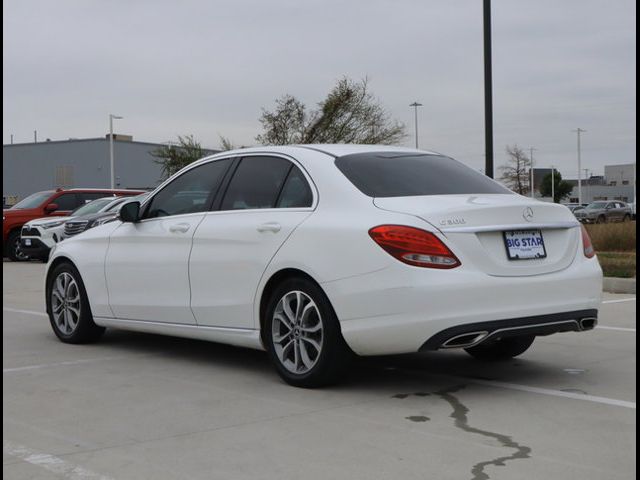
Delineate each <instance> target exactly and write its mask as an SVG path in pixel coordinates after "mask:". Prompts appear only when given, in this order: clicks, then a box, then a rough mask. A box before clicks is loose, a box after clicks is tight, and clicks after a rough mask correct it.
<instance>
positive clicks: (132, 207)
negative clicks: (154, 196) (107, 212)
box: [118, 202, 140, 223]
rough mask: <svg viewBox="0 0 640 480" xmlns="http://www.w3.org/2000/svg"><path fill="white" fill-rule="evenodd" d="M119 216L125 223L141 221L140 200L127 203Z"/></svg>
mask: <svg viewBox="0 0 640 480" xmlns="http://www.w3.org/2000/svg"><path fill="white" fill-rule="evenodd" d="M118 218H119V219H120V220H121V221H123V222H125V223H137V222H138V221H140V202H129V203H125V204H124V205H123V206H122V208H121V209H120V212H119V213H118Z"/></svg>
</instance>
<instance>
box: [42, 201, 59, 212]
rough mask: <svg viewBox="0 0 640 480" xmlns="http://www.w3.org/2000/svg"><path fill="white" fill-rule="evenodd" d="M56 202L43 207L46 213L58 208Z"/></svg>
mask: <svg viewBox="0 0 640 480" xmlns="http://www.w3.org/2000/svg"><path fill="white" fill-rule="evenodd" d="M58 208H59V207H58V204H57V203H50V204H48V205H47V206H45V207H44V211H45V212H47V213H53V212H55V211H56V210H58Z"/></svg>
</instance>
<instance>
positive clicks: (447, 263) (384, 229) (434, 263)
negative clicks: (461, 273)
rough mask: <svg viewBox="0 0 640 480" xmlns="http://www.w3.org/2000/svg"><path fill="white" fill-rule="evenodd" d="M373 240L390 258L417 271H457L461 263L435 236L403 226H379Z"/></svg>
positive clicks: (373, 231)
mask: <svg viewBox="0 0 640 480" xmlns="http://www.w3.org/2000/svg"><path fill="white" fill-rule="evenodd" d="M369 236H370V237H371V238H372V239H373V241H374V242H376V243H377V244H378V245H380V247H382V248H383V249H384V250H385V251H386V252H387V253H388V254H389V255H391V256H392V257H395V258H396V259H398V260H400V261H401V262H403V263H406V264H408V265H413V266H416V267H427V268H455V267H458V266H460V265H461V264H460V260H458V258H457V257H456V256H455V255H454V254H453V252H451V250H449V248H448V247H447V246H446V245H445V244H444V243H442V241H441V240H440V239H439V238H438V237H436V236H435V235H434V234H433V233H431V232H427V231H425V230H421V229H419V228H414V227H406V226H403V225H379V226H377V227H373V228H372V229H371V230H369Z"/></svg>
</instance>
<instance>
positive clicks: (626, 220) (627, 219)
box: [622, 214, 631, 222]
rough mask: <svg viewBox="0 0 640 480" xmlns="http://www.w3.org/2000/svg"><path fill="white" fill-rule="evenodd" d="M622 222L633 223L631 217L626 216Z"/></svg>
mask: <svg viewBox="0 0 640 480" xmlns="http://www.w3.org/2000/svg"><path fill="white" fill-rule="evenodd" d="M622 221H623V222H630V221H631V215H629V214H626V215H625V216H624V217H622Z"/></svg>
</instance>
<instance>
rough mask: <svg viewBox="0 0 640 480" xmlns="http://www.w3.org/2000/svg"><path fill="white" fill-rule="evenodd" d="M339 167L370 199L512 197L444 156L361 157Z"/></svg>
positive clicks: (348, 157)
mask: <svg viewBox="0 0 640 480" xmlns="http://www.w3.org/2000/svg"><path fill="white" fill-rule="evenodd" d="M336 166H337V167H338V168H339V169H340V171H341V172H342V173H343V174H344V175H345V176H346V177H347V178H348V179H349V180H350V181H351V183H353V184H354V185H355V186H356V187H357V188H358V189H359V190H360V191H361V192H362V193H364V194H365V195H368V196H370V197H409V196H414V195H455V194H488V193H502V194H505V193H512V192H511V191H510V190H508V189H507V188H506V187H503V186H502V185H500V184H499V183H497V182H495V181H493V180H491V179H490V178H488V177H486V176H484V175H482V174H481V173H480V172H476V171H475V170H473V169H472V168H469V167H467V166H466V165H464V164H462V163H460V162H458V161H456V160H453V159H452V158H449V157H444V156H442V155H429V154H413V153H411V154H406V153H404V154H403V153H400V154H399V153H386V152H385V153H357V154H353V155H345V156H344V157H339V158H337V159H336Z"/></svg>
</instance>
